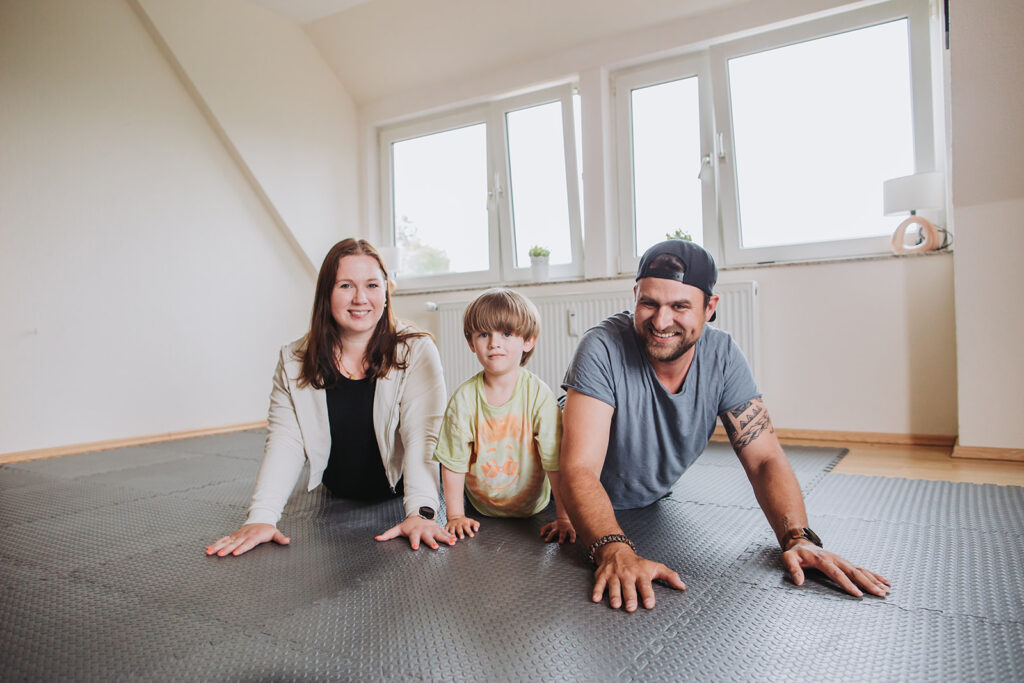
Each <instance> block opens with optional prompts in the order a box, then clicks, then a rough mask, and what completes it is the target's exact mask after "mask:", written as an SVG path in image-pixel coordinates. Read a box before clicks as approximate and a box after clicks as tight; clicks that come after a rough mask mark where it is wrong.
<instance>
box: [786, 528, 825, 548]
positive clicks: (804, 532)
mask: <svg viewBox="0 0 1024 683" xmlns="http://www.w3.org/2000/svg"><path fill="white" fill-rule="evenodd" d="M798 538H806V539H807V540H808V541H810V542H811V543H813V544H814V545H816V546H818V547H819V548H824V547H825V546H823V545H822V544H821V539H820V538H818V534H816V533H814V532H813V531H811V529H810V528H809V527H798V528H796V529H790V530H788V531H787V532H786V536H785V538H784V539H783V542H782V548H783V550H789V548H787V547H786V546H788V545H789V542H790V541H795V540H797V539H798Z"/></svg>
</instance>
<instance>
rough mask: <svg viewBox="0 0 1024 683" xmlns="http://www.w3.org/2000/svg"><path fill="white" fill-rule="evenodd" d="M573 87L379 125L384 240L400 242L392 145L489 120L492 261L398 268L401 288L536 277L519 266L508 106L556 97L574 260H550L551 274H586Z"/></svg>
mask: <svg viewBox="0 0 1024 683" xmlns="http://www.w3.org/2000/svg"><path fill="white" fill-rule="evenodd" d="M573 93H574V86H573V85H572V84H566V85H560V86H556V87H553V88H546V89H544V90H537V91H533V92H529V93H525V94H522V95H518V96H515V97H510V98H505V99H501V100H497V101H495V102H492V103H490V104H488V105H482V106H476V107H471V108H467V109H463V110H459V111H456V112H448V113H445V114H441V115H437V116H430V117H425V118H421V119H417V120H414V121H410V122H406V123H400V124H397V125H392V126H387V127H384V128H381V129H379V131H378V143H379V145H378V153H379V155H380V157H379V158H380V188H381V191H380V202H381V206H380V208H381V213H380V215H381V222H382V224H383V225H382V227H383V230H382V236H383V240H382V243H383V244H385V245H390V246H393V245H394V244H395V212H394V185H393V181H394V170H393V166H392V162H393V157H392V154H391V148H392V145H393V144H394V143H396V142H401V141H403V140H408V139H411V138H416V137H421V136H425V135H431V134H434V133H442V132H444V131H448V130H454V129H457V128H462V127H465V126H470V125H474V124H480V123H483V124H485V125H486V126H487V129H486V130H487V194H488V197H487V215H488V221H487V222H488V267H487V268H486V269H484V270H480V271H473V272H469V273H445V274H438V275H427V276H420V277H411V276H406V275H404V274H402V273H399V274H398V275H399V282H400V284H401V288H402V290H404V291H413V290H430V289H447V288H457V287H469V286H473V285H487V284H499V283H519V282H527V281H530V280H531V272H530V266H529V264H526V265H524V266H523V267H519V268H517V267H515V251H514V235H513V230H514V223H513V215H512V196H511V191H510V190H509V189H508V188H510V187H511V184H510V175H511V171H510V162H509V153H508V126H507V119H506V116H505V115H506V114H507V113H509V112H514V111H517V110H520V109H526V108H529V107H534V106H538V105H542V104H549V103H551V102H556V101H557V102H561V105H562V139H563V150H562V151H563V154H564V155H565V174H566V179H565V182H566V197H567V201H568V207H567V212H568V217H569V242H570V247H571V252H572V261H571V263H568V264H559V265H551V266H550V269H549V276H550V278H551V279H552V280H568V279H572V278H578V277H580V276H581V275H582V274H583V230H582V215H581V211H580V199H579V197H580V194H579V192H580V189H579V187H578V182H577V178H578V175H577V165H576V133H575V121H574V115H573Z"/></svg>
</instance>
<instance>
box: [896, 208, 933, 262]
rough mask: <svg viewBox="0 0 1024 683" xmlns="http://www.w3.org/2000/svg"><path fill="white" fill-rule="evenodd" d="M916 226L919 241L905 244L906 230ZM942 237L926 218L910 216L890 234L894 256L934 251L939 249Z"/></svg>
mask: <svg viewBox="0 0 1024 683" xmlns="http://www.w3.org/2000/svg"><path fill="white" fill-rule="evenodd" d="M915 225H916V226H918V228H919V230H920V232H921V241H920V242H918V243H917V244H911V245H908V244H907V243H906V234H907V230H908V229H910V228H911V227H912V226H915ZM942 244H943V237H942V236H941V235H940V234H939V229H938V228H936V227H935V224H934V223H932V222H931V221H930V220H928V219H927V218H921V217H920V216H916V215H912V216H910V217H909V218H907V219H906V220H905V221H903V222H902V223H900V224H899V226H897V227H896V232H894V233H893V234H892V251H893V253H894V254H916V253H918V252H923V251H935V250H936V249H941V248H942Z"/></svg>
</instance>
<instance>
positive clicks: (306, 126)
mask: <svg viewBox="0 0 1024 683" xmlns="http://www.w3.org/2000/svg"><path fill="white" fill-rule="evenodd" d="M133 2H134V3H135V4H136V5H137V6H138V7H139V9H140V13H141V14H142V16H144V17H145V18H146V19H147V20H148V21H149V22H151V26H152V27H153V30H154V34H155V35H154V37H155V38H156V39H157V40H158V42H160V43H162V44H163V45H162V46H163V47H165V48H166V50H167V52H168V53H169V54H168V58H169V59H171V61H172V63H174V64H175V65H176V66H178V67H179V69H180V70H181V72H182V74H183V77H184V78H185V79H186V82H187V83H188V85H189V86H190V87H192V88H193V89H194V91H195V93H196V94H197V96H198V98H199V102H200V104H201V106H203V107H204V108H205V109H206V110H207V111H208V112H209V114H210V116H211V117H212V119H213V121H214V122H215V126H216V127H217V129H218V130H219V131H220V132H221V134H222V135H223V136H224V137H225V140H226V143H227V144H228V146H229V148H230V149H232V151H233V152H235V153H236V155H237V158H238V160H239V162H240V164H241V166H242V168H243V169H245V171H246V172H247V173H249V174H251V176H252V177H253V178H254V179H255V183H256V186H257V187H258V189H259V191H261V192H262V193H264V194H265V196H266V198H267V202H268V204H269V206H270V207H271V211H272V212H273V213H274V214H275V217H277V218H278V223H279V224H280V225H281V226H282V228H283V229H284V230H285V231H286V234H287V235H288V236H289V239H292V240H293V241H294V242H295V243H296V244H297V245H298V246H299V247H300V248H301V250H302V251H303V252H304V253H305V255H306V256H307V258H308V259H309V261H310V270H311V272H315V270H316V269H317V268H319V267H320V261H321V259H322V258H323V255H324V254H325V253H327V251H328V249H330V247H331V246H332V245H333V244H334V243H335V242H337V241H338V240H339V239H342V238H343V237H349V236H353V235H357V234H359V233H360V232H361V227H360V225H359V199H358V198H359V180H358V156H357V149H358V144H357V140H358V138H357V135H356V122H357V121H356V110H355V105H354V104H353V102H352V98H351V97H349V95H348V92H347V90H346V89H345V87H344V86H343V85H342V84H341V83H340V82H339V81H338V79H337V78H336V77H335V75H334V72H333V71H332V70H331V68H330V67H329V66H328V65H327V63H326V62H325V61H324V60H323V58H322V57H321V56H320V53H319V52H317V50H316V48H315V47H313V44H312V43H311V42H310V40H309V38H308V37H307V36H306V34H305V33H304V32H303V31H302V29H301V28H299V26H298V25H297V24H295V23H293V22H290V21H288V20H285V19H282V18H280V17H279V16H277V15H275V14H272V13H271V12H269V11H267V10H264V9H262V8H259V7H253V6H252V5H249V4H247V3H244V2H241V1H240V0H133Z"/></svg>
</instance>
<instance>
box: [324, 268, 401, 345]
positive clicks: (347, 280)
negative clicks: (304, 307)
mask: <svg viewBox="0 0 1024 683" xmlns="http://www.w3.org/2000/svg"><path fill="white" fill-rule="evenodd" d="M386 297H387V283H386V282H385V281H384V273H383V271H381V269H380V266H379V265H377V260H376V259H374V258H373V257H372V256H366V255H362V254H359V255H352V256H342V257H341V260H340V261H338V275H337V277H336V278H335V280H334V289H333V290H331V315H332V316H333V317H334V322H336V323H338V327H339V328H340V329H341V335H342V337H354V336H355V337H359V336H365V337H367V338H369V337H370V336H372V335H373V330H374V328H376V327H377V321H379V320H380V317H381V316H382V315H384V304H385V302H386V300H387V299H386Z"/></svg>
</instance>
